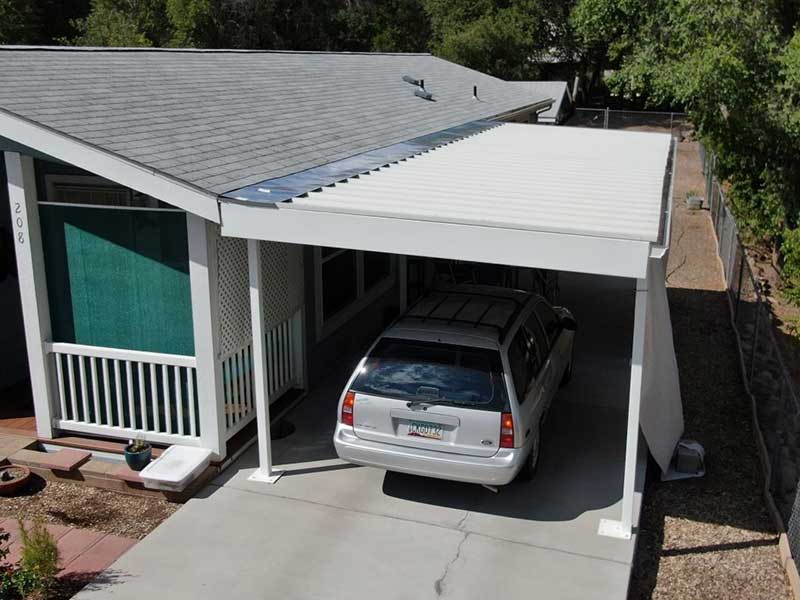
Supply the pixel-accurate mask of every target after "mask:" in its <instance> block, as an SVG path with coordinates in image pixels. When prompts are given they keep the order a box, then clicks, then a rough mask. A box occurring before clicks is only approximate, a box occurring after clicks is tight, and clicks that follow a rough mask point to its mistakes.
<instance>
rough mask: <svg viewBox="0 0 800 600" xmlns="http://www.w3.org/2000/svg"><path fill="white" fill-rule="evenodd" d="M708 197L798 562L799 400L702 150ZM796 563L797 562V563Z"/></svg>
mask: <svg viewBox="0 0 800 600" xmlns="http://www.w3.org/2000/svg"><path fill="white" fill-rule="evenodd" d="M702 155H703V174H704V175H705V177H706V198H707V199H708V207H709V209H710V211H711V221H712V223H713V224H714V231H715V233H716V237H717V248H718V252H719V257H720V260H721V261H722V267H723V270H724V273H725V282H726V286H725V287H726V291H727V296H728V301H729V305H730V310H731V320H732V322H733V325H734V330H735V332H736V336H737V338H738V342H739V350H740V354H741V362H742V372H743V375H744V380H745V384H746V386H747V389H748V391H749V392H750V395H751V396H752V397H753V399H754V401H755V413H756V417H757V420H758V421H757V422H758V426H759V429H760V433H759V435H760V436H761V437H762V440H763V442H764V447H765V448H766V454H767V455H766V457H764V458H765V459H766V466H767V477H768V482H769V491H770V493H771V496H772V499H773V501H774V503H775V508H776V509H777V511H778V513H779V514H780V517H781V519H782V521H783V524H784V526H785V528H786V529H787V534H788V539H789V546H790V548H791V550H792V556H794V557H795V562H796V563H797V562H800V561H798V560H797V559H798V558H800V496H798V493H797V490H798V474H799V471H800V452H799V451H798V446H800V444H798V442H800V403H798V398H797V394H796V392H795V387H794V382H793V380H792V377H791V375H790V374H789V371H788V370H787V368H786V364H785V363H784V359H783V356H782V353H781V349H780V346H779V345H778V342H777V339H776V337H775V335H776V334H775V329H776V328H775V325H774V323H773V315H772V311H771V310H770V306H769V304H768V303H767V302H766V301H765V299H764V295H763V293H762V290H761V287H760V284H759V281H758V279H757V278H756V277H755V276H754V275H753V268H752V266H751V263H750V259H749V258H748V255H747V251H746V249H745V247H744V246H743V245H742V242H741V240H740V237H739V229H738V227H737V226H736V221H735V219H734V217H733V214H732V212H731V210H730V208H729V206H728V204H727V203H726V201H725V193H724V190H723V189H722V187H721V186H720V184H719V181H718V180H717V178H716V177H715V175H714V168H715V164H716V158H715V157H714V156H713V155H712V154H710V153H707V152H703V153H702ZM798 566H800V564H799V565H798Z"/></svg>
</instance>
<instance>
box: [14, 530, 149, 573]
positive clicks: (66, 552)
mask: <svg viewBox="0 0 800 600" xmlns="http://www.w3.org/2000/svg"><path fill="white" fill-rule="evenodd" d="M23 524H24V525H25V528H26V529H28V530H30V528H31V527H32V526H33V523H32V522H31V521H24V522H23ZM46 527H47V530H48V531H49V532H50V535H52V536H53V538H54V539H55V540H56V543H57V544H58V551H59V566H60V567H61V572H60V573H59V577H60V578H62V579H70V580H73V581H74V580H84V581H89V580H90V579H92V578H93V577H95V576H97V575H98V574H99V573H101V572H102V571H104V570H106V569H107V568H108V567H109V566H110V565H111V564H112V563H114V561H116V560H117V559H118V558H119V557H120V556H122V555H123V554H125V552H127V551H128V550H129V549H130V548H132V547H133V546H134V545H136V543H137V540H134V539H130V538H126V537H121V536H118V535H110V534H106V533H102V532H99V531H92V530H89V529H78V528H76V527H67V526H64V525H54V524H47V525H46ZM0 529H2V530H4V531H6V532H7V533H10V534H11V539H10V540H9V555H8V556H7V557H6V562H8V563H10V564H13V563H15V562H17V561H18V560H19V559H20V555H21V552H22V541H21V539H20V533H19V523H18V522H17V520H16V519H3V518H0Z"/></svg>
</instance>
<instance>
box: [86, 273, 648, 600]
mask: <svg viewBox="0 0 800 600" xmlns="http://www.w3.org/2000/svg"><path fill="white" fill-rule="evenodd" d="M562 299H563V302H564V304H565V305H569V306H570V308H572V309H573V310H574V312H575V314H576V317H577V318H578V320H579V322H581V327H579V338H578V341H577V344H576V352H577V353H578V359H579V360H577V361H576V371H575V375H574V378H573V380H572V382H571V383H570V385H569V386H567V387H565V388H564V390H563V393H562V394H560V396H559V398H558V400H557V403H556V404H554V406H553V408H552V409H551V420H550V421H549V422H548V427H547V431H546V433H545V436H544V440H543V446H542V458H541V461H542V462H541V463H540V466H539V471H538V473H537V477H536V478H535V479H534V481H532V482H530V483H525V484H523V483H514V484H512V485H510V486H507V487H506V488H504V489H502V490H501V491H500V493H498V494H493V493H491V492H489V491H488V490H486V489H484V488H481V487H480V486H474V485H467V484H460V483H454V482H448V481H441V480H434V479H426V478H421V477H412V476H407V475H401V474H396V473H386V472H385V471H382V470H380V469H373V468H367V467H356V466H353V465H348V464H345V463H343V462H341V461H339V460H338V459H337V458H336V456H335V453H334V450H333V446H332V443H331V435H332V430H333V426H334V419H335V410H336V402H337V400H338V395H339V393H340V390H341V386H342V385H343V383H344V380H345V379H346V377H347V374H348V372H349V370H350V369H351V368H352V366H351V365H348V366H346V367H344V368H341V369H339V370H338V371H337V372H335V373H332V374H331V378H330V381H329V382H327V384H326V385H322V386H319V387H318V388H317V391H316V392H315V393H313V394H312V395H310V396H309V397H308V398H307V399H306V401H305V402H304V403H303V404H301V405H300V406H299V407H298V408H297V409H295V411H293V413H292V414H291V415H290V417H289V420H290V421H291V422H293V423H294V424H295V425H296V426H297V431H296V432H295V433H294V434H293V435H291V436H289V437H287V438H285V439H283V440H280V441H277V442H275V443H274V445H273V447H274V451H275V454H276V457H277V462H278V463H281V464H282V465H283V467H284V468H286V469H287V474H286V475H284V476H283V478H282V479H281V480H280V481H279V482H278V483H277V484H275V485H272V486H270V485H267V484H263V483H254V482H250V481H248V480H247V477H248V475H249V474H251V473H252V472H253V469H254V467H255V466H256V463H257V458H256V453H255V450H254V449H251V450H250V451H249V452H247V453H246V454H245V455H244V456H242V457H241V458H240V459H239V460H238V461H237V462H236V463H235V464H234V465H233V466H232V467H231V468H230V469H229V470H228V471H226V472H225V473H223V474H222V475H221V476H219V477H218V478H217V479H216V480H215V481H214V483H213V485H210V486H208V487H207V488H206V489H205V490H204V491H203V492H202V493H201V494H200V495H199V496H197V497H195V498H194V499H192V500H191V501H189V502H188V503H187V504H186V505H185V506H184V507H183V508H181V509H180V510H179V511H178V512H177V513H176V514H175V515H173V516H172V517H170V518H169V519H168V520H167V521H166V522H164V523H163V524H162V525H161V526H159V527H158V528H157V529H156V530H155V531H154V532H153V533H151V534H150V535H149V536H148V537H147V538H145V539H144V540H143V541H142V542H141V543H140V544H138V545H137V546H136V547H135V548H133V549H132V550H131V552H129V553H128V554H126V555H125V556H123V557H122V558H121V559H120V560H119V561H117V562H116V563H115V564H114V566H113V567H112V568H113V570H114V573H115V578H114V581H113V582H110V583H109V582H99V583H97V584H92V585H90V586H89V587H87V588H86V589H85V590H84V591H83V592H82V593H81V594H79V595H78V596H77V598H78V599H80V600H89V599H92V600H95V599H99V598H103V599H107V598H113V599H123V600H128V599H130V600H134V599H138V598H159V597H168V598H170V600H184V599H185V600H189V599H192V600H194V599H196V598H225V599H226V600H235V599H253V598H265V599H266V598H281V599H298V600H300V599H302V600H309V599H317V598H318V599H325V600H334V599H339V598H341V599H345V598H346V599H348V600H376V599H381V600H392V599H397V600H400V599H404V600H405V599H408V598H413V599H415V600H416V599H423V598H431V599H436V598H457V599H459V600H470V599H473V598H474V599H476V600H478V599H480V600H486V598H492V597H495V596H502V597H503V598H504V600H506V599H510V600H514V599H523V598H525V599H529V598H534V597H539V598H554V599H555V598H558V599H573V598H574V599H576V600H578V599H580V600H592V599H597V600H600V599H602V600H622V599H623V598H625V596H626V593H627V588H628V580H629V575H630V568H631V567H630V565H631V561H632V557H633V548H634V540H629V541H623V540H616V539H610V538H605V537H600V536H598V535H597V526H598V523H599V521H600V519H601V518H603V517H606V518H616V519H618V518H619V515H620V502H619V501H620V497H621V487H622V472H623V462H624V460H623V459H624V449H625V423H626V411H625V407H626V404H627V391H628V381H629V371H628V368H629V358H630V316H631V314H632V313H631V311H632V299H633V294H632V288H631V287H630V285H629V282H626V281H623V280H612V279H606V280H603V279H602V278H592V277H584V276H574V275H573V276H565V277H564V280H563V281H562ZM597 314H602V315H603V318H602V319H598V318H596V317H594V318H593V316H594V315H597ZM643 466H644V465H642V469H641V471H640V474H642V475H643Z"/></svg>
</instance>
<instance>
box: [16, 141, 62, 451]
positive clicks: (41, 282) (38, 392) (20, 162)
mask: <svg viewBox="0 0 800 600" xmlns="http://www.w3.org/2000/svg"><path fill="white" fill-rule="evenodd" d="M5 162H6V175H7V177H8V201H9V204H10V207H11V227H12V231H13V234H14V246H15V248H16V255H17V272H18V274H19V291H20V296H21V300H22V316H23V320H24V324H25V344H26V348H27V350H28V366H29V370H30V376H31V390H32V392H33V408H34V412H35V416H36V432H37V433H38V434H39V436H40V437H43V438H52V437H53V417H52V405H51V402H54V401H55V395H54V394H53V385H52V384H53V381H52V369H51V366H52V365H51V362H50V357H49V355H48V354H47V351H46V350H45V343H46V342H48V341H50V339H51V337H52V331H51V324H50V304H49V300H48V296H47V280H46V279H45V270H44V250H43V249H42V235H41V234H42V232H41V228H40V226H39V206H38V202H37V197H36V173H35V171H34V165H33V158H32V157H30V156H23V155H20V154H19V153H17V152H6V153H5Z"/></svg>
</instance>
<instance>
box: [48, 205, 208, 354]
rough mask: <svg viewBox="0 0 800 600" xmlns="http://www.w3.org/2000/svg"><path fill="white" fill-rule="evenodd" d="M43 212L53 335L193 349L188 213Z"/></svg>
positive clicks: (149, 347)
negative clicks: (187, 235) (187, 228)
mask: <svg viewBox="0 0 800 600" xmlns="http://www.w3.org/2000/svg"><path fill="white" fill-rule="evenodd" d="M39 213H40V215H41V223H42V244H43V247H44V254H45V267H46V271H47V289H48V296H49V299H50V314H51V319H52V327H53V340H54V341H56V342H70V343H76V344H86V345H91V346H105V347H111V348H123V349H126V350H145V351H150V352H163V353H167V354H186V355H194V337H193V330H192V304H191V290H190V287H189V256H188V244H187V237H186V216H185V215H184V213H179V212H167V211H141V210H109V209H103V208H92V207H86V208H84V207H71V206H70V207H68V206H54V205H40V206H39Z"/></svg>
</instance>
